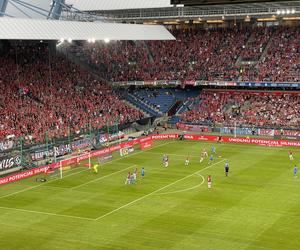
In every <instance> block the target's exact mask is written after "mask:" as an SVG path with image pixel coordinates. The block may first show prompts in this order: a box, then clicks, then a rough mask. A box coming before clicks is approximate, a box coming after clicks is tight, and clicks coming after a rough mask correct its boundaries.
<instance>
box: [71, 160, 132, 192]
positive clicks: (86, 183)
mask: <svg viewBox="0 0 300 250" xmlns="http://www.w3.org/2000/svg"><path fill="white" fill-rule="evenodd" d="M135 166H136V165H131V166H129V167H128V168H123V169H121V170H119V171H116V172H113V173H110V174H107V175H104V176H101V177H99V178H97V179H94V180H91V181H88V182H85V183H83V184H80V185H78V186H74V187H71V188H69V189H70V190H73V189H77V188H80V187H83V186H85V185H88V184H90V183H93V182H97V181H100V180H102V179H104V178H106V177H109V176H112V175H114V174H118V173H121V172H124V171H125V170H127V169H129V168H133V167H135Z"/></svg>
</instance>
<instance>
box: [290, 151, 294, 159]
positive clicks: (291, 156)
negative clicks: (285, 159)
mask: <svg viewBox="0 0 300 250" xmlns="http://www.w3.org/2000/svg"><path fill="white" fill-rule="evenodd" d="M289 158H290V160H291V161H292V160H294V157H293V152H292V151H290V152H289Z"/></svg>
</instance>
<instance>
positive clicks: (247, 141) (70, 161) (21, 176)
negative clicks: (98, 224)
mask: <svg viewBox="0 0 300 250" xmlns="http://www.w3.org/2000/svg"><path fill="white" fill-rule="evenodd" d="M177 138H179V134H160V135H152V136H148V137H144V138H140V139H137V140H132V141H129V142H124V143H121V144H118V145H114V146H112V147H109V148H105V149H101V150H97V151H93V152H89V153H86V154H83V155H80V156H78V157H73V158H70V159H64V160H62V161H60V162H57V163H52V164H50V165H48V166H42V167H39V168H35V169H32V170H28V171H25V172H22V173H17V174H14V175H11V176H6V177H3V178H0V185H3V184H7V183H10V182H14V181H18V180H21V179H24V178H27V177H30V176H34V175H37V174H40V173H43V172H45V171H46V170H47V169H48V168H49V167H51V168H59V167H60V166H67V165H70V164H75V163H78V162H80V161H83V160H87V159H88V158H89V157H96V156H101V155H107V154H109V153H112V152H114V151H116V150H120V149H124V148H127V150H128V149H129V148H133V146H134V145H138V144H141V143H145V142H149V141H152V140H169V139H177ZM184 139H185V140H200V141H216V142H217V141H221V142H228V143H242V144H253V145H262V146H270V147H300V142H299V141H287V140H269V139H258V138H241V137H237V138H234V137H228V136H222V137H221V136H212V135H190V134H186V135H184ZM15 162H16V163H17V162H19V161H18V159H9V160H8V161H7V160H6V161H5V162H3V163H2V164H4V166H10V164H12V163H13V164H15Z"/></svg>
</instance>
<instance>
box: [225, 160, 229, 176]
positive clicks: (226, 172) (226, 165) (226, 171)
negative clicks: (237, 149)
mask: <svg viewBox="0 0 300 250" xmlns="http://www.w3.org/2000/svg"><path fill="white" fill-rule="evenodd" d="M224 169H225V175H226V177H227V176H228V173H229V163H228V161H226V163H225V167H224Z"/></svg>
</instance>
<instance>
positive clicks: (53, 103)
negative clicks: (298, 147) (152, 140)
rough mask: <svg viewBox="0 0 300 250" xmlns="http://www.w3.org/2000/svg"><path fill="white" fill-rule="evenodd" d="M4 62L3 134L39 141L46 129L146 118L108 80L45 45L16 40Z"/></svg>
mask: <svg viewBox="0 0 300 250" xmlns="http://www.w3.org/2000/svg"><path fill="white" fill-rule="evenodd" d="M16 58H17V62H16ZM49 60H50V61H49ZM0 65H1V67H0V89H1V93H3V94H2V95H1V96H0V107H1V108H0V117H1V127H0V138H1V139H4V138H5V137H7V136H9V137H19V136H24V138H25V140H26V141H27V142H31V141H33V142H39V141H42V140H43V139H44V138H45V133H46V132H47V133H48V137H49V138H50V139H51V138H57V137H63V136H67V135H68V133H69V132H71V133H78V132H79V131H80V130H82V129H84V128H87V127H89V126H91V127H92V128H94V129H96V128H102V127H104V126H106V125H107V123H109V122H116V121H118V122H119V123H120V124H124V123H127V122H130V121H135V120H139V119H140V118H142V117H143V114H142V113H141V112H140V111H138V110H136V109H133V108H131V107H129V106H127V105H125V103H124V102H123V101H122V100H120V99H119V98H118V96H117V94H116V93H114V91H113V90H112V89H111V87H110V86H109V85H108V84H107V83H106V82H104V81H102V80H99V79H97V78H95V77H94V76H93V75H91V74H90V73H88V72H87V71H84V70H82V69H80V68H79V67H78V66H76V65H74V64H72V63H69V62H68V61H67V60H65V59H64V58H63V57H60V56H57V55H54V54H52V53H50V51H49V50H48V47H47V46H46V45H42V44H40V45H39V46H36V45H32V46H29V45H20V46H19V45H15V46H13V47H11V49H10V51H9V52H8V53H7V54H6V55H5V56H3V57H1V58H0Z"/></svg>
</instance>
